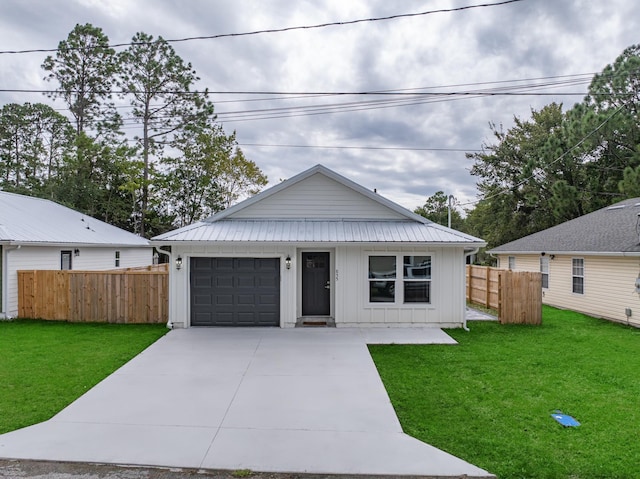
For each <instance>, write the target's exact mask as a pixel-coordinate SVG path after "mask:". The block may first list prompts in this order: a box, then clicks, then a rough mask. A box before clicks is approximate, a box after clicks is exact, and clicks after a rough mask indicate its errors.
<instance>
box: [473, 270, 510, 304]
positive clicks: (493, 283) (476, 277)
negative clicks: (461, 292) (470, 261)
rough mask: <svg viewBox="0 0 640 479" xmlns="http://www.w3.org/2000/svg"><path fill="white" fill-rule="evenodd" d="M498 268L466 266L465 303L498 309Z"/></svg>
mask: <svg viewBox="0 0 640 479" xmlns="http://www.w3.org/2000/svg"><path fill="white" fill-rule="evenodd" d="M500 271H502V270H500V269H498V268H489V267H487V266H473V265H467V301H470V302H472V303H476V304H481V305H482V306H484V307H485V308H493V309H496V310H497V309H498V307H499V305H498V275H499V273H500Z"/></svg>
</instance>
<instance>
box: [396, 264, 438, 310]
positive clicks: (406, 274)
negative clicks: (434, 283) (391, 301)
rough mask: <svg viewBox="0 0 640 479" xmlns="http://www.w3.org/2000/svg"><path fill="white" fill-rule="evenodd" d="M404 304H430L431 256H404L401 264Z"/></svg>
mask: <svg viewBox="0 0 640 479" xmlns="http://www.w3.org/2000/svg"><path fill="white" fill-rule="evenodd" d="M402 269H403V273H402V275H403V280H404V281H403V287H404V302H405V303H430V302H431V256H405V257H404V261H403V262H402Z"/></svg>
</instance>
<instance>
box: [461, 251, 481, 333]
mask: <svg viewBox="0 0 640 479" xmlns="http://www.w3.org/2000/svg"><path fill="white" fill-rule="evenodd" d="M478 251H480V246H476V247H475V248H474V249H472V250H471V251H469V252H465V253H464V264H463V266H462V267H463V268H464V273H465V274H464V277H465V279H466V277H467V273H466V271H467V270H466V268H467V258H468V257H469V256H471V255H472V254H476V253H477V252H478ZM465 283H466V281H465ZM464 290H465V293H464V296H465V307H464V314H463V316H462V317H463V318H464V319H463V321H462V329H464V330H465V331H470V330H469V327H468V326H467V306H466V303H467V301H466V297H467V293H466V291H467V285H466V284H465V288H464Z"/></svg>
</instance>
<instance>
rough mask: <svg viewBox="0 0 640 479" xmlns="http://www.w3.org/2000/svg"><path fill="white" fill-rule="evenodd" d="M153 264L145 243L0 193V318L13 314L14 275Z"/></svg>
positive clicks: (57, 208)
mask: <svg viewBox="0 0 640 479" xmlns="http://www.w3.org/2000/svg"><path fill="white" fill-rule="evenodd" d="M152 263H153V248H152V246H151V245H150V243H149V241H148V240H146V239H144V238H141V237H139V236H137V235H134V234H132V233H129V232H128V231H125V230H122V229H120V228H116V227H115V226H112V225H109V224H107V223H104V222H102V221H99V220H97V219H95V218H92V217H90V216H86V215H83V214H82V213H79V212H77V211H74V210H72V209H69V208H67V207H65V206H62V205H59V204H57V203H54V202H52V201H48V200H43V199H40V198H33V197H30V196H23V195H17V194H13V193H7V192H4V191H0V318H2V317H9V318H10V317H14V316H16V315H17V313H18V273H17V272H18V271H19V270H34V269H48V270H51V269H74V270H106V269H115V268H129V267H136V266H146V265H149V264H152Z"/></svg>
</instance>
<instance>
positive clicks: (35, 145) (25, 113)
mask: <svg viewBox="0 0 640 479" xmlns="http://www.w3.org/2000/svg"><path fill="white" fill-rule="evenodd" d="M72 130H73V128H72V126H71V124H70V123H69V120H68V119H67V118H66V117H64V116H62V115H61V114H60V113H58V112H56V111H55V110H53V109H52V108H51V107H50V106H47V105H44V104H42V103H36V104H31V103H24V104H22V105H20V104H16V103H9V104H7V105H4V106H3V107H2V109H0V187H2V188H3V189H5V190H11V191H16V192H21V193H27V194H32V195H37V196H44V195H46V190H48V187H49V185H50V183H51V181H52V180H54V178H55V177H56V176H57V175H58V174H59V171H60V168H61V166H62V163H63V161H64V157H65V155H66V154H68V152H69V151H70V150H71V147H70V144H71V143H72V142H73V132H72Z"/></svg>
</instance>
